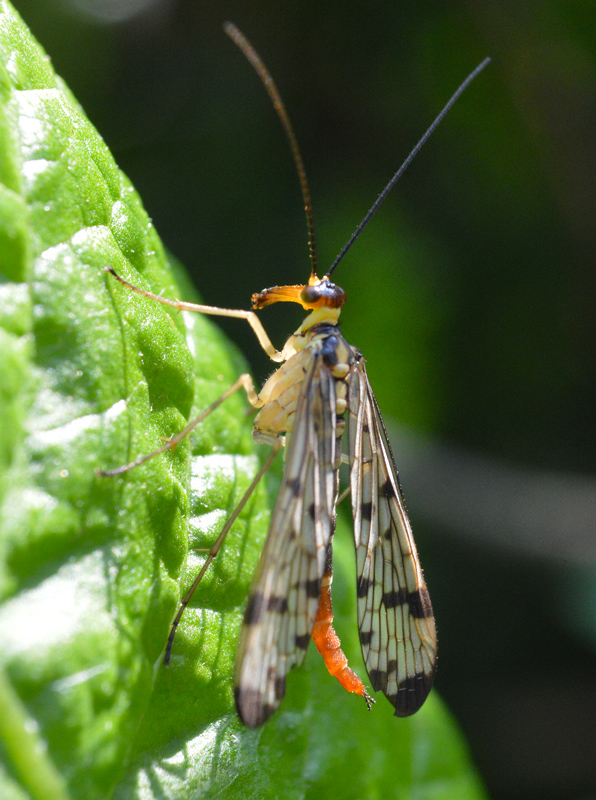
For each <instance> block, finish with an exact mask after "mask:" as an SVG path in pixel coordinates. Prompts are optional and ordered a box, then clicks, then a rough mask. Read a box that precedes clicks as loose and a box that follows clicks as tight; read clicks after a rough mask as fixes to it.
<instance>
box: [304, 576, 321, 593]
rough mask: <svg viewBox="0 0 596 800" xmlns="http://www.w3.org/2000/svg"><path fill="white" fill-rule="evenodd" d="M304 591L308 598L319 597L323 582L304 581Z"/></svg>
mask: <svg viewBox="0 0 596 800" xmlns="http://www.w3.org/2000/svg"><path fill="white" fill-rule="evenodd" d="M304 589H305V591H306V595H307V597H318V596H319V594H320V593H321V581H320V580H319V579H318V578H314V579H313V580H312V581H304Z"/></svg>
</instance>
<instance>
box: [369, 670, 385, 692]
mask: <svg viewBox="0 0 596 800" xmlns="http://www.w3.org/2000/svg"><path fill="white" fill-rule="evenodd" d="M368 677H369V678H370V682H371V686H372V687H373V689H374V690H375V692H384V691H385V689H386V688H387V673H386V672H385V670H382V669H373V670H369V672H368Z"/></svg>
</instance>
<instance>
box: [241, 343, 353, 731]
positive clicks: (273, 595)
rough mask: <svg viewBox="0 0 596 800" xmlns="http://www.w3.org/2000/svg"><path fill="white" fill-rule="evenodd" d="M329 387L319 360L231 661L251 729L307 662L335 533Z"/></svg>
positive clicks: (304, 393) (301, 404)
mask: <svg viewBox="0 0 596 800" xmlns="http://www.w3.org/2000/svg"><path fill="white" fill-rule="evenodd" d="M335 407H336V401H335V384H334V380H333V378H332V376H331V373H330V371H329V367H328V366H327V365H326V364H325V362H324V361H323V358H322V356H321V355H320V354H316V353H315V354H313V357H312V363H311V364H310V367H309V368H307V374H306V375H305V377H304V380H303V383H302V389H301V392H300V396H299V398H298V401H297V406H296V413H295V417H294V426H293V431H292V433H291V435H289V436H288V437H287V438H288V439H289V441H288V442H287V447H286V450H287V452H286V462H285V466H284V472H283V479H282V483H281V487H280V490H279V494H278V498H277V502H276V504H275V509H274V511H273V516H272V518H271V525H270V527H269V533H268V536H267V541H266V543H265V547H264V549H263V552H262V554H261V560H260V562H259V566H258V569H257V573H256V575H255V579H254V581H253V585H252V587H251V592H250V596H249V600H248V607H247V609H246V612H245V616H244V625H243V628H242V632H241V635H240V641H239V645H238V652H237V656H236V670H235V693H236V707H237V709H238V713H239V715H240V717H241V719H242V720H243V722H244V723H245V724H246V725H248V726H250V727H257V726H258V725H261V724H262V723H263V722H265V721H266V720H267V719H268V718H269V717H270V716H271V714H272V713H273V712H274V711H275V709H276V708H277V707H278V706H279V704H280V702H281V700H282V698H283V696H284V694H285V688H286V675H287V673H288V671H289V670H290V669H292V667H294V666H297V665H299V664H301V663H302V662H303V660H304V657H305V655H306V649H307V647H308V643H309V641H310V635H311V632H312V629H313V626H314V621H315V616H316V613H317V607H318V603H319V590H320V585H321V578H322V576H323V572H324V568H325V560H326V554H327V550H328V547H329V544H330V541H331V537H332V535H333V530H334V526H335V504H336V500H337V488H338V475H339V473H338V467H339V459H340V458H341V451H339V458H338V443H337V442H336V415H335Z"/></svg>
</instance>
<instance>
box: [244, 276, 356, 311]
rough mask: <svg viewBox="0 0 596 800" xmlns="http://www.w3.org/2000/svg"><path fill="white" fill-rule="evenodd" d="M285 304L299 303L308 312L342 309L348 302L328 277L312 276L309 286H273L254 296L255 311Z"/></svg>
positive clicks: (339, 288) (344, 294)
mask: <svg viewBox="0 0 596 800" xmlns="http://www.w3.org/2000/svg"><path fill="white" fill-rule="evenodd" d="M284 302H285V303H299V304H300V305H301V306H302V308H304V309H305V310H307V311H312V310H313V309H315V308H341V307H342V306H343V304H344V303H345V302H346V293H345V292H344V290H343V289H342V288H341V287H340V286H338V285H337V284H335V283H332V282H331V281H330V280H329V277H328V276H327V275H325V277H323V278H317V276H316V275H314V274H312V275H311V276H310V279H309V281H308V283H307V284H299V285H296V286H272V287H271V288H270V289H263V291H262V292H257V293H256V294H253V296H252V307H253V308H255V309H259V308H264V307H265V306H270V305H271V304H272V303H284Z"/></svg>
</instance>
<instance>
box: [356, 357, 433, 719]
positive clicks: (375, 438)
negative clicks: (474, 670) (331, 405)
mask: <svg viewBox="0 0 596 800" xmlns="http://www.w3.org/2000/svg"><path fill="white" fill-rule="evenodd" d="M349 383H350V388H349V401H348V406H349V413H350V416H349V423H348V427H349V450H350V470H351V473H350V487H351V495H352V513H353V517H354V538H355V544H356V568H357V574H358V582H357V595H358V626H359V630H360V643H361V646H362V654H363V656H364V662H365V664H366V669H367V671H368V675H369V678H370V682H371V684H372V686H373V688H374V689H375V690H377V691H383V692H384V693H385V695H386V697H387V699H388V700H389V702H390V703H391V704H392V705H393V706H395V714H396V716H400V717H403V716H408V715H410V714H413V713H414V712H415V711H417V710H418V709H419V708H420V706H421V705H422V703H423V702H424V700H425V699H426V696H427V695H428V693H429V691H430V689H431V686H432V682H433V678H434V671H435V661H436V646H437V645H436V633H435V622H434V617H433V611H432V606H431V603H430V598H429V595H428V590H427V588H426V584H425V582H424V577H423V575H422V570H421V569H420V564H419V562H418V554H417V552H416V546H415V544H414V539H413V537H412V529H411V528H410V522H409V520H408V515H407V513H406V508H405V504H404V500H403V497H402V493H401V487H400V485H399V480H398V477H397V472H396V469H395V464H394V462H393V455H392V453H391V448H390V446H389V442H388V440H387V435H386V433H385V428H384V425H383V421H382V419H381V415H380V413H379V409H378V406H377V402H376V400H375V397H374V394H373V392H372V389H371V386H370V383H369V381H368V377H367V375H366V370H365V367H364V361H363V360H360V361H357V362H356V363H355V364H354V365H353V367H352V370H351V374H350V379H349Z"/></svg>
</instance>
